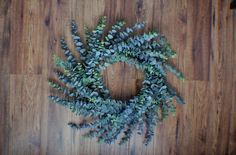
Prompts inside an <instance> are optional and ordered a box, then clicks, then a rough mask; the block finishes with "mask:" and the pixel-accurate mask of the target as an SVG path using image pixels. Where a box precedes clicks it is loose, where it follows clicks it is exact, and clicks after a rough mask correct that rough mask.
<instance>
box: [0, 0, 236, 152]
mask: <svg viewBox="0 0 236 155" xmlns="http://www.w3.org/2000/svg"><path fill="white" fill-rule="evenodd" d="M230 2H231V0H178V1H177V0H0V154H1V155H2V154H3V155H8V154H14V155H18V154H19V155H31V154H50V155H67V154H71V155H74V154H79V155H98V154H99V155H118V154H119V155H126V154H131V155H141V154H142V155H146V154H151V155H169V154H170V155H171V154H179V155H204V154H205V155H211V154H215V155H225V154H229V155H235V154H236V97H235V96H236V29H235V28H236V11H233V10H230V9H229V8H230ZM102 15H107V16H108V21H109V26H111V25H112V24H114V23H115V21H116V20H118V19H125V20H126V21H127V25H129V26H130V25H132V24H133V23H134V22H137V21H146V22H147V29H146V30H150V29H158V30H159V31H160V32H161V33H163V34H164V35H165V36H166V37H167V39H168V40H169V42H170V43H171V45H172V47H173V49H175V50H176V52H177V55H178V56H177V59H175V60H173V63H174V64H175V65H176V66H177V67H178V68H179V69H180V70H181V71H183V73H184V74H185V75H186V80H185V82H181V81H179V80H177V79H176V78H175V77H173V76H172V75H170V76H169V80H170V83H171V84H172V85H173V86H174V87H176V88H177V90H178V91H179V92H180V94H181V95H182V96H183V98H184V99H185V102H186V105H184V106H179V105H178V106H177V114H176V115H175V116H171V117H169V118H167V119H166V120H165V121H164V122H163V124H159V125H158V127H157V128H156V134H155V136H154V139H153V141H152V143H151V144H150V145H149V146H148V147H145V146H144V145H142V137H140V136H138V135H134V137H133V138H132V139H131V140H130V142H129V143H128V144H127V145H124V146H118V145H117V144H112V145H110V146H109V145H105V144H97V143H96V141H95V140H88V139H82V138H81V134H82V133H81V132H76V131H73V130H71V129H70V128H69V127H68V126H67V125H66V124H67V122H69V121H75V122H79V121H80V120H81V118H78V117H76V116H75V115H74V114H72V113H71V112H70V111H69V110H67V109H65V108H63V107H61V106H59V105H55V104H53V103H50V102H49V101H48V99H47V96H48V95H49V94H50V92H51V90H50V89H49V87H48V85H47V79H48V78H49V77H53V73H52V68H53V63H52V54H53V53H57V54H59V53H60V55H61V51H60V48H59V37H60V36H62V35H63V36H65V37H66V39H67V40H68V42H71V38H70V28H69V25H70V20H71V19H75V20H76V22H77V23H78V25H79V31H80V32H81V35H82V34H83V33H82V32H83V25H84V24H87V25H88V26H89V27H90V28H92V27H93V26H94V25H95V24H96V23H97V21H98V18H99V17H100V16H102ZM70 47H71V48H72V49H73V46H70ZM111 67H112V69H111V68H108V70H107V71H105V72H104V79H105V81H106V84H107V85H108V86H109V88H110V90H111V91H112V93H113V96H114V97H124V98H127V97H130V96H131V95H134V94H135V93H136V92H137V88H138V87H139V86H138V85H137V83H140V81H142V74H141V73H139V72H138V71H136V70H135V69H132V68H130V67H128V66H127V65H124V64H116V65H115V66H111ZM119 73H122V74H119Z"/></svg>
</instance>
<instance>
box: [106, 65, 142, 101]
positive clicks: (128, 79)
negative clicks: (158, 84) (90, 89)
mask: <svg viewBox="0 0 236 155" xmlns="http://www.w3.org/2000/svg"><path fill="white" fill-rule="evenodd" d="M102 74H103V82H104V84H105V86H106V87H107V89H108V90H109V92H110V95H111V97H112V98H113V99H117V100H122V101H125V100H129V99H131V98H133V97H134V96H136V95H137V94H138V93H139V91H140V90H141V88H142V82H143V80H144V72H143V71H142V70H139V69H137V68H136V67H135V66H131V65H129V64H127V63H125V62H117V63H114V64H112V65H109V66H108V67H106V69H105V70H104V71H103V73H102Z"/></svg>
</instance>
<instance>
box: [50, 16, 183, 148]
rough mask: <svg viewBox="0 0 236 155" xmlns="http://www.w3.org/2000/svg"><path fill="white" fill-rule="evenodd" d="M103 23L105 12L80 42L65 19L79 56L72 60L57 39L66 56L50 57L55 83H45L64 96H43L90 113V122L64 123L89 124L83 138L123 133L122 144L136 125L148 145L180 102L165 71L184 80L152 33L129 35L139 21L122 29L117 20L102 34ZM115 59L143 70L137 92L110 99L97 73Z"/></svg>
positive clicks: (159, 38) (164, 44)
mask: <svg viewBox="0 0 236 155" xmlns="http://www.w3.org/2000/svg"><path fill="white" fill-rule="evenodd" d="M105 25H106V17H102V18H101V19H100V21H99V23H98V25H97V26H96V27H95V29H94V30H93V31H91V32H89V31H88V29H87V28H86V29H85V30H86V44H84V43H82V41H81V38H80V37H79V35H78V32H77V25H76V23H75V21H72V22H71V33H72V39H73V41H74V45H75V48H76V51H77V52H79V53H80V58H81V60H80V61H78V60H77V59H76V57H75V56H74V55H73V53H72V52H71V51H70V49H69V48H68V46H67V43H66V41H65V40H64V39H63V38H62V39H61V48H62V50H63V52H64V55H65V57H66V60H63V59H61V58H59V57H57V56H54V61H55V64H56V65H57V67H59V68H61V69H62V70H63V71H56V75H57V77H58V79H59V81H60V82H61V83H56V82H53V81H49V85H50V86H51V87H53V88H54V89H56V90H58V91H59V92H62V93H63V94H65V96H66V98H62V97H59V96H49V99H51V100H52V101H54V102H55V103H58V104H60V105H63V106H65V107H66V108H69V109H70V110H71V111H72V112H74V113H76V114H77V115H82V116H89V117H92V121H90V122H86V121H83V122H81V123H80V124H75V123H73V122H70V123H68V125H69V126H70V127H72V128H73V129H83V128H89V132H88V133H86V134H85V136H86V137H97V139H98V141H99V142H105V143H108V144H110V143H111V142H113V141H115V140H116V139H117V138H118V136H119V135H120V134H121V133H123V134H122V135H123V137H121V139H120V144H123V143H125V142H127V141H128V140H129V139H130V137H131V136H132V133H133V131H134V130H135V129H138V133H140V134H143V133H144V143H145V144H148V143H149V142H150V140H151V138H152V136H153V135H154V127H155V125H156V123H158V122H160V121H162V120H163V119H164V118H165V117H166V116H168V114H170V113H172V112H175V106H174V104H173V103H172V102H173V100H174V98H176V101H177V102H178V103H180V104H183V103H184V101H183V99H182V98H181V97H180V96H178V95H177V93H176V91H175V90H174V89H173V88H171V86H170V85H169V84H168V82H167V78H166V72H167V71H170V72H171V73H173V74H175V75H176V76H177V77H178V78H179V79H181V80H183V79H184V77H183V74H182V73H181V72H179V71H177V70H176V68H174V67H173V66H171V65H170V64H168V59H169V58H173V57H175V55H176V53H175V52H174V51H173V50H172V49H171V47H170V45H169V44H168V42H167V40H166V39H165V37H164V36H163V35H161V34H159V33H157V32H148V33H144V34H141V35H134V33H135V31H136V30H138V29H142V28H144V24H143V23H137V24H135V25H134V26H133V27H130V28H129V27H128V28H125V29H124V28H123V27H124V25H125V22H124V21H118V22H117V23H116V24H115V25H113V26H112V27H111V30H110V31H108V33H107V35H104V28H105ZM115 62H126V63H128V64H131V65H134V66H135V67H136V68H138V69H141V70H143V71H144V73H145V80H144V82H143V87H142V89H141V91H140V92H139V94H138V95H136V96H134V97H133V98H132V99H130V100H128V101H120V100H114V99H112V98H111V96H110V95H109V91H108V90H107V88H106V87H105V86H104V84H103V81H102V77H101V75H100V72H101V71H102V70H103V69H104V68H106V67H107V66H109V65H110V64H113V63H115ZM62 84H63V85H62ZM158 111H161V112H158Z"/></svg>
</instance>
